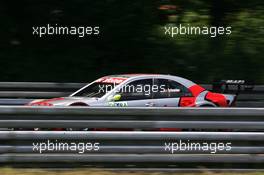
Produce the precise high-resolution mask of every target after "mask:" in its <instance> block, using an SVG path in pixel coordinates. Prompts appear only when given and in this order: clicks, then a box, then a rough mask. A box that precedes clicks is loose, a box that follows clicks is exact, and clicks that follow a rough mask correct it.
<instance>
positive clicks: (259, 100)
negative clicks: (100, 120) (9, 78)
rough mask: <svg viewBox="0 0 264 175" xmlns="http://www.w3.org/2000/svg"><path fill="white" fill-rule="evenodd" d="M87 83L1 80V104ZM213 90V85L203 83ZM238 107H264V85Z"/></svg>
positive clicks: (240, 97)
mask: <svg viewBox="0 0 264 175" xmlns="http://www.w3.org/2000/svg"><path fill="white" fill-rule="evenodd" d="M86 84H87V83H47V82H0V105H24V104H26V103H28V102H30V101H32V100H33V99H38V98H41V99H42V98H54V97H63V96H68V95H70V94H71V93H73V92H74V91H76V90H77V89H79V88H81V87H83V86H84V85H86ZM202 86H204V87H205V88H206V89H208V90H212V85H206V84H204V85H202ZM237 106H238V107H264V85H256V86H254V88H253V89H252V90H250V91H241V92H240V94H239V95H238V98H237Z"/></svg>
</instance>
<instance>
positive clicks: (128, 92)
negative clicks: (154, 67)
mask: <svg viewBox="0 0 264 175" xmlns="http://www.w3.org/2000/svg"><path fill="white" fill-rule="evenodd" d="M152 85H153V79H142V80H135V81H133V82H131V83H128V84H125V85H124V86H123V87H121V89H120V90H119V92H118V93H117V94H120V95H121V97H120V99H119V100H118V101H129V100H144V99H151V98H152V90H151V88H152Z"/></svg>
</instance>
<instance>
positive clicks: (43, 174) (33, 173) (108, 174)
mask: <svg viewBox="0 0 264 175" xmlns="http://www.w3.org/2000/svg"><path fill="white" fill-rule="evenodd" d="M0 174H1V175H47V174H48V175H120V174H122V175H135V174H136V175H173V174H177V175H179V174H180V175H184V174H186V175H212V174H214V175H264V172H252V173H234V172H230V173H213V172H203V173H171V172H170V173H158V172H123V171H122V172H113V171H101V170H91V169H78V170H63V171H53V170H48V171H47V170H38V169H14V168H1V169H0Z"/></svg>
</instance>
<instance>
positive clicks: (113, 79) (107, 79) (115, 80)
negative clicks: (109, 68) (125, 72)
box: [95, 77, 127, 84]
mask: <svg viewBox="0 0 264 175" xmlns="http://www.w3.org/2000/svg"><path fill="white" fill-rule="evenodd" d="M125 80H127V78H121V77H103V78H99V79H98V80H96V81H95V82H98V83H113V84H120V83H122V82H123V81H125Z"/></svg>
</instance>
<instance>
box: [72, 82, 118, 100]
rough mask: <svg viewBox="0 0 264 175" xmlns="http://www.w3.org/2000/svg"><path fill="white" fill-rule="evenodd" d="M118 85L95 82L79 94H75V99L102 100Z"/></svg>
mask: <svg viewBox="0 0 264 175" xmlns="http://www.w3.org/2000/svg"><path fill="white" fill-rule="evenodd" d="M115 85H116V84H114V83H102V82H94V83H92V84H90V85H89V86H87V87H86V88H84V89H82V90H81V91H79V92H78V93H76V94H74V95H73V97H96V98H100V97H102V96H104V95H105V94H106V93H107V92H109V91H111V90H112V89H113V88H114V87H115Z"/></svg>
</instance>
